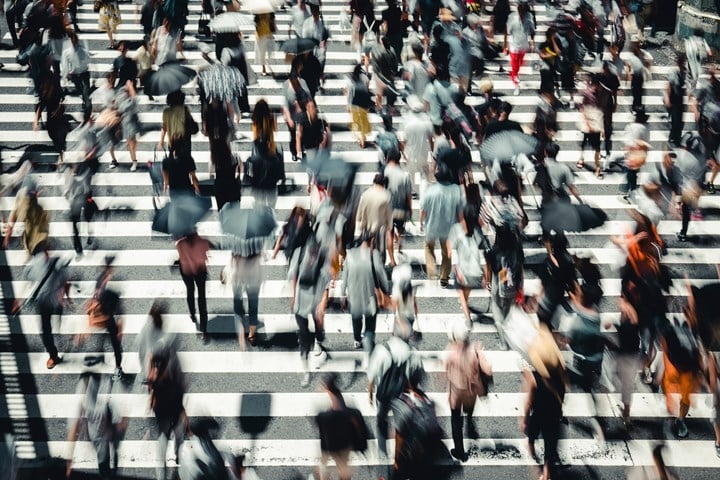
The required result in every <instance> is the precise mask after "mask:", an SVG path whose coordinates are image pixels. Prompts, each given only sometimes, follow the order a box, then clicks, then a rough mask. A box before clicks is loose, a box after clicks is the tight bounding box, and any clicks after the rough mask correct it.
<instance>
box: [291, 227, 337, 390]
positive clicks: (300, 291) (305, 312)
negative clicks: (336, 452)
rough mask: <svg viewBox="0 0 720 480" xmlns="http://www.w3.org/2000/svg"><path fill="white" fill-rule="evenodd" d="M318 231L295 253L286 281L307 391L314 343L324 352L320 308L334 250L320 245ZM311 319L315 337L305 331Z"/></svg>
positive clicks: (321, 308) (321, 310)
mask: <svg viewBox="0 0 720 480" xmlns="http://www.w3.org/2000/svg"><path fill="white" fill-rule="evenodd" d="M305 221H308V220H305ZM317 231H318V228H317V225H315V226H313V228H312V231H311V232H310V233H309V234H308V237H307V239H306V241H305V243H304V245H303V246H302V247H300V248H296V249H295V252H294V254H293V257H292V259H291V260H290V267H289V268H288V278H289V279H290V283H291V285H292V289H293V293H292V297H291V300H290V310H291V311H292V313H293V314H294V315H295V321H296V323H297V325H298V336H299V340H300V360H301V362H302V365H303V370H304V374H303V377H302V380H301V382H300V385H301V386H302V387H307V386H308V385H309V384H310V362H309V357H310V349H311V348H312V346H313V343H315V344H316V350H317V352H316V353H317V354H318V355H321V354H322V353H323V352H324V350H325V349H324V347H323V345H322V342H324V341H325V328H324V322H323V320H324V309H323V305H322V304H323V301H324V298H325V294H326V291H327V287H328V285H329V284H330V279H331V272H330V268H329V263H330V262H329V260H330V257H331V254H332V253H333V251H334V250H332V249H331V248H330V246H329V245H327V244H325V243H323V242H322V241H321V236H319V235H318V233H317ZM310 316H312V319H313V322H314V324H315V333H314V335H313V334H312V333H310V330H309V328H308V322H309V318H310ZM313 336H314V338H313Z"/></svg>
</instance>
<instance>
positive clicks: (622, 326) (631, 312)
mask: <svg viewBox="0 0 720 480" xmlns="http://www.w3.org/2000/svg"><path fill="white" fill-rule="evenodd" d="M605 326H606V328H609V327H611V326H613V325H612V324H611V323H610V322H607V323H606V324H605ZM614 326H615V329H616V331H617V333H618V337H617V338H618V342H617V345H613V347H614V354H613V357H614V359H615V366H616V372H615V374H616V378H617V379H618V380H619V384H620V401H621V402H622V420H623V423H625V426H626V427H629V426H630V425H631V423H630V407H631V405H632V394H633V390H634V386H635V379H636V378H637V373H638V370H640V364H641V362H640V324H639V321H638V315H637V311H636V310H635V308H634V307H633V306H632V304H631V303H630V302H629V301H628V300H627V299H626V298H625V296H622V297H621V298H620V318H619V319H618V321H617V322H615V324H614Z"/></svg>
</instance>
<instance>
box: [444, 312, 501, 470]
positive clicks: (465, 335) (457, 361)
mask: <svg viewBox="0 0 720 480" xmlns="http://www.w3.org/2000/svg"><path fill="white" fill-rule="evenodd" d="M448 323H449V327H448V337H449V339H450V343H449V344H448V346H447V349H446V350H447V351H448V355H447V357H446V358H445V374H446V375H447V379H448V400H449V402H450V425H451V428H452V438H453V443H454V448H453V449H452V450H450V454H451V455H452V456H453V457H455V458H456V459H458V460H460V461H461V462H464V461H466V460H467V459H468V456H467V453H466V452H465V447H464V445H463V414H465V420H466V430H465V431H466V432H467V436H468V437H469V438H471V439H477V438H479V435H478V432H477V430H476V429H475V424H474V423H473V419H472V417H473V413H474V412H475V401H476V400H477V397H484V396H486V395H487V394H488V389H489V385H490V382H491V380H492V375H493V373H492V365H491V364H490V362H489V361H488V360H487V358H486V357H485V354H484V353H483V348H482V344H481V343H480V342H471V341H470V335H469V334H470V332H469V331H468V329H467V326H466V325H465V323H464V322H460V321H450V322H448Z"/></svg>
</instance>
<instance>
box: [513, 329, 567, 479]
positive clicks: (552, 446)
mask: <svg viewBox="0 0 720 480" xmlns="http://www.w3.org/2000/svg"><path fill="white" fill-rule="evenodd" d="M528 356H529V358H530V363H531V365H532V367H533V370H532V371H530V370H524V371H523V386H524V387H523V389H524V390H525V391H526V392H527V393H528V396H527V401H526V403H525V408H524V411H523V413H524V415H523V417H521V418H520V431H521V432H522V433H524V434H525V435H527V437H528V451H529V453H530V455H531V456H532V457H533V458H537V454H536V453H535V440H537V439H538V438H539V437H540V436H542V437H543V443H544V465H543V469H542V475H541V476H540V478H541V480H549V479H550V478H552V476H553V474H554V472H555V470H556V465H557V464H558V463H559V461H560V457H559V455H558V448H557V447H558V441H559V439H560V422H561V420H562V416H563V402H564V400H565V390H566V384H567V374H566V371H565V365H564V362H563V358H562V354H561V353H560V350H559V349H558V347H557V344H556V343H555V339H554V338H553V336H552V333H550V330H548V329H547V327H545V326H544V325H541V326H540V330H539V333H538V334H537V336H536V337H535V340H534V341H533V343H532V344H531V346H530V348H529V349H528Z"/></svg>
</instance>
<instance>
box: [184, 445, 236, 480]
mask: <svg viewBox="0 0 720 480" xmlns="http://www.w3.org/2000/svg"><path fill="white" fill-rule="evenodd" d="M186 445H187V446H185V447H184V448H183V451H182V453H183V454H184V455H181V457H182V458H183V460H184V461H183V462H181V464H180V467H179V468H178V476H179V477H180V480H227V479H228V478H229V476H228V471H227V468H226V467H225V460H224V459H223V456H222V454H221V453H220V452H219V451H218V449H217V447H216V446H215V444H213V442H212V441H211V440H210V439H209V438H202V437H193V439H192V440H191V441H188V442H186Z"/></svg>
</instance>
